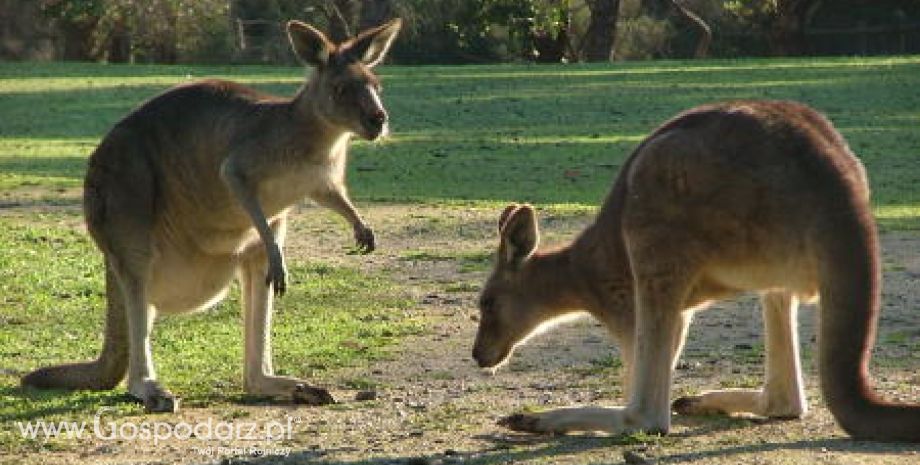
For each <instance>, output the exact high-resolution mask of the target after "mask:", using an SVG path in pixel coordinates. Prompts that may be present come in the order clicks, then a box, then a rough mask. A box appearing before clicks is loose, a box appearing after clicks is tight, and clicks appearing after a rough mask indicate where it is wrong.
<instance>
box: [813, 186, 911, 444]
mask: <svg viewBox="0 0 920 465" xmlns="http://www.w3.org/2000/svg"><path fill="white" fill-rule="evenodd" d="M851 181H852V178H851ZM847 184H849V185H847ZM836 187H840V188H841V189H833V190H834V191H836V193H835V194H834V195H833V197H835V198H834V199H833V200H831V201H830V203H829V208H828V209H827V210H826V211H825V212H824V213H826V215H823V216H825V219H824V220H825V221H827V224H826V225H825V226H827V227H825V228H820V229H822V230H824V231H832V234H823V235H822V237H816V238H815V242H816V244H817V245H818V250H819V257H818V259H819V263H820V265H819V274H820V277H819V292H820V295H821V323H820V327H819V336H818V338H819V347H820V349H819V350H820V359H819V367H820V368H819V369H820V374H821V387H822V391H823V393H824V397H825V399H826V401H827V405H828V408H829V409H830V411H831V413H832V414H833V415H834V417H835V418H836V419H837V422H838V423H839V424H840V426H841V427H842V428H843V429H844V430H845V431H846V432H847V433H849V434H850V435H851V436H853V437H854V438H856V439H869V440H877V441H897V442H920V405H917V404H893V403H891V402H888V401H885V400H883V399H881V398H880V397H879V396H878V395H877V394H876V393H875V391H874V389H873V387H872V383H871V380H870V378H869V372H868V366H869V360H870V358H871V353H872V346H873V345H874V343H875V333H876V329H877V324H878V314H879V307H880V292H881V269H880V264H879V255H880V253H879V244H878V236H877V233H876V229H875V221H874V220H873V218H872V213H871V210H870V207H869V202H868V194H867V189H866V188H865V185H864V184H862V183H860V182H859V181H856V182H855V183H853V182H850V183H847V182H846V181H844V185H839V186H836Z"/></svg>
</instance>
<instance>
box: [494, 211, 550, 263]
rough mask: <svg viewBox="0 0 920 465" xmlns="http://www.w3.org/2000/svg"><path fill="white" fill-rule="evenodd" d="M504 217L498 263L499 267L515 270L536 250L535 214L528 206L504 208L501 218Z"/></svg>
mask: <svg viewBox="0 0 920 465" xmlns="http://www.w3.org/2000/svg"><path fill="white" fill-rule="evenodd" d="M512 207H515V208H514V209H511V208H512ZM505 215H507V218H506V219H505V221H504V224H502V226H501V231H500V234H501V242H500V243H499V246H498V262H499V264H500V265H501V266H506V267H510V268H512V269H516V268H518V267H519V266H520V265H521V263H523V262H524V261H525V260H527V258H529V257H530V256H531V255H532V254H533V253H534V251H536V250H537V244H538V243H539V242H540V231H539V228H538V226H537V213H536V212H535V211H534V209H533V207H531V206H530V205H521V206H509V207H508V208H505V211H504V212H503V213H502V217H504V216H505Z"/></svg>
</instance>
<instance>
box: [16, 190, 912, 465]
mask: <svg viewBox="0 0 920 465" xmlns="http://www.w3.org/2000/svg"><path fill="white" fill-rule="evenodd" d="M13 208H14V209H15V208H20V207H16V206H14V207H13ZM21 208H26V209H34V208H36V207H35V206H34V205H23V206H22V207H21ZM64 208H72V207H64ZM364 210H365V211H366V213H367V217H368V219H369V220H370V222H371V224H372V225H374V226H375V229H376V232H377V234H378V238H379V240H380V250H379V251H378V252H375V253H374V254H372V255H369V256H366V257H361V256H353V255H346V254H344V253H343V252H344V248H345V246H347V245H348V239H349V237H348V236H349V234H348V230H347V228H346V227H345V226H344V224H343V223H342V222H341V221H340V220H339V219H337V218H335V217H333V216H331V215H330V214H328V213H325V212H322V211H320V210H319V209H316V208H312V207H303V208H301V209H300V211H299V212H297V214H295V220H294V222H293V224H292V227H291V231H290V233H289V238H290V239H289V244H288V246H287V250H288V252H287V253H288V260H289V261H290V262H293V261H297V260H304V261H305V260H321V261H325V262H332V263H342V264H347V265H349V266H356V267H360V268H362V269H365V270H367V271H373V272H386V273H387V274H388V275H389V276H392V278H393V279H394V280H397V281H398V282H399V284H400V285H401V287H402V288H403V289H404V290H405V291H404V292H406V294H407V295H408V296H410V297H411V298H412V299H413V300H414V301H415V302H417V305H418V313H420V314H423V315H424V316H425V318H424V321H425V325H426V330H425V331H423V332H422V333H421V334H420V335H418V336H413V337H411V338H409V339H407V340H405V341H404V343H403V344H401V346H400V347H398V348H397V349H395V350H394V351H393V352H392V354H391V356H390V357H388V358H387V359H385V360H382V361H378V362H375V363H373V364H372V365H371V366H368V367H362V368H350V369H342V370H337V371H335V370H334V371H330V372H326V373H325V374H324V375H323V377H322V379H318V380H317V382H318V383H321V384H324V385H326V386H329V387H330V388H331V390H332V391H333V394H334V395H335V396H336V398H337V399H339V400H340V401H341V402H340V403H339V404H337V405H334V406H327V407H305V406H295V405H267V406H258V405H256V406H253V405H230V406H216V407H213V408H190V409H185V410H183V411H182V412H180V413H179V414H178V415H176V416H175V417H170V418H168V419H164V418H162V417H147V418H143V417H141V418H137V419H135V420H137V421H144V420H147V421H168V422H170V423H176V422H181V421H187V422H190V423H195V422H201V421H204V420H206V419H207V418H214V419H215V421H222V420H223V421H232V422H244V421H245V422H254V423H256V424H259V425H265V424H267V423H268V422H271V421H279V422H282V423H284V422H286V421H287V419H288V418H291V419H292V420H291V421H292V422H293V425H294V430H293V434H291V437H290V438H284V439H281V440H276V441H264V440H262V441H259V440H256V441H221V440H212V441H205V440H199V439H194V438H193V439H191V440H185V441H177V440H170V441H165V442H161V443H159V444H153V442H152V441H149V440H146V441H144V440H137V441H100V440H89V441H86V442H85V443H81V444H80V446H79V447H77V448H74V449H71V448H67V449H65V450H63V451H61V452H56V453H51V454H44V455H43V456H41V457H38V456H30V457H3V456H0V462H4V461H10V463H20V462H21V461H25V462H29V463H74V462H79V463H83V462H85V463H100V464H104V463H164V464H165V463H208V464H210V463H215V464H217V463H220V464H229V463H234V464H238V463H251V464H278V463H285V464H287V463H330V464H353V463H372V464H385V463H406V464H436V463H476V464H499V463H553V464H555V463H559V464H564V463H565V464H567V463H571V464H588V463H591V464H615V463H624V462H625V461H626V460H627V458H626V456H624V453H626V454H627V455H628V456H629V457H628V460H629V462H628V463H643V462H642V461H643V460H644V461H645V463H662V464H664V463H699V464H747V463H749V464H799V463H820V464H873V465H874V464H897V465H907V464H914V463H920V448H918V447H917V446H916V445H891V444H878V443H867V442H854V441H852V440H850V439H848V438H847V437H846V436H845V435H844V434H843V432H842V431H841V430H840V429H839V428H838V427H837V426H836V425H835V423H834V421H833V418H831V417H830V415H829V413H828V411H827V410H826V408H825V407H824V405H823V401H822V400H821V396H820V394H819V392H818V380H817V378H816V376H815V371H814V367H813V363H812V357H811V353H812V352H811V348H812V346H813V344H812V342H813V338H814V318H815V312H814V311H813V310H812V309H806V310H804V311H802V312H801V315H800V321H801V328H802V329H801V334H802V341H803V343H804V349H805V363H804V365H805V367H806V370H807V376H806V383H807V386H808V397H809V402H810V407H811V411H810V413H809V414H808V416H807V417H806V418H805V419H802V420H795V421H762V420H760V419H756V418H732V419H726V418H715V417H708V418H685V417H675V419H674V423H675V424H674V427H673V428H672V434H671V435H670V436H668V437H664V438H657V437H645V436H630V437H625V438H612V437H605V436H596V435H577V436H557V437H543V436H529V435H520V434H515V433H510V432H507V431H504V430H502V429H501V428H500V427H498V426H496V425H495V421H496V420H497V419H498V418H500V417H502V416H504V415H507V414H510V413H514V412H517V411H521V410H525V409H534V408H538V409H539V408H551V407H556V406H566V405H572V404H605V405H621V404H622V403H623V399H622V397H621V395H622V392H621V385H620V378H619V363H618V356H617V352H616V348H615V347H613V345H612V343H611V342H610V341H609V339H608V338H607V337H606V334H605V332H604V330H603V329H602V328H601V327H599V326H598V325H597V324H596V323H594V322H593V321H591V320H589V319H582V320H579V321H577V322H574V323H570V324H566V325H564V326H562V327H558V328H556V329H555V330H553V331H551V332H549V333H547V334H544V335H542V336H540V337H538V338H536V339H534V340H533V341H532V342H531V343H530V344H529V345H527V346H526V347H523V348H522V349H520V350H519V351H518V353H517V354H516V355H515V357H514V359H513V360H512V362H511V363H510V365H509V366H507V367H505V368H504V369H503V370H502V371H500V372H499V373H498V374H497V375H495V376H491V375H488V374H486V373H484V372H482V371H480V370H479V369H478V368H476V367H475V364H474V363H473V362H472V360H471V357H470V355H469V354H470V347H471V344H472V340H473V335H474V333H475V329H476V322H475V321H474V318H475V315H476V309H475V301H476V300H475V299H476V290H477V288H478V285H479V284H480V283H481V282H482V280H483V278H484V277H485V274H486V271H487V269H488V266H489V265H488V261H487V259H486V257H487V256H488V254H489V253H490V252H491V250H492V248H493V247H494V245H495V241H496V237H495V229H496V221H497V215H498V211H497V210H498V209H482V208H464V207H436V206H419V205H391V204H376V205H370V206H365V208H364ZM590 219H591V216H590V214H562V213H558V212H557V213H556V214H554V213H553V212H544V213H543V214H542V218H541V225H542V227H543V232H544V241H545V243H554V242H556V243H558V242H562V241H564V240H565V238H568V237H571V235H572V234H574V233H575V232H577V231H578V230H579V229H580V228H582V227H583V226H584V225H585V224H587V222H589V221H590ZM883 250H884V256H885V295H884V302H885V304H884V305H885V306H884V309H883V312H882V320H881V323H880V334H879V339H878V340H879V343H878V344H877V346H878V348H877V359H876V363H873V367H872V372H873V374H874V376H875V378H876V382H877V385H878V388H879V389H880V390H882V391H883V392H885V393H886V395H889V396H890V397H893V398H897V399H902V400H908V399H910V400H917V399H920V375H918V368H920V343H918V341H920V317H918V314H917V311H918V309H920V287H918V285H917V284H918V278H920V234H917V233H916V232H900V233H890V234H885V235H883ZM278 305H279V307H282V308H283V301H282V302H281V303H279V304H278ZM761 333H762V328H761V321H760V315H759V310H758V307H757V303H756V301H755V300H754V299H753V298H752V297H746V298H741V299H739V300H737V301H735V302H731V303H723V304H719V305H717V306H715V307H714V308H712V309H710V310H708V311H706V312H702V313H701V314H699V315H698V316H697V318H696V320H695V322H694V324H693V325H692V326H691V330H690V337H689V340H688V343H687V347H686V349H685V352H684V355H683V358H682V362H681V364H680V367H681V369H679V370H678V371H677V374H676V378H675V384H674V390H673V392H674V394H673V395H674V396H677V395H680V394H684V393H695V392H699V391H700V390H705V389H711V388H718V387H726V386H732V387H748V386H750V387H753V386H758V385H759V384H760V381H761V377H762V375H763V366H762V362H763V358H762V351H761V350H759V347H761V346H760V345H759V344H760V343H761V336H760V335H761ZM355 379H361V380H364V381H365V382H366V384H367V385H368V386H370V388H371V389H372V390H373V391H375V393H376V395H377V399H376V400H371V401H361V402H359V401H354V400H352V399H354V397H355V395H356V390H355V389H349V388H346V387H345V386H347V385H349V383H351V384H353V380H355ZM119 421H122V422H123V421H129V419H119Z"/></svg>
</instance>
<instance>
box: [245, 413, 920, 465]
mask: <svg viewBox="0 0 920 465" xmlns="http://www.w3.org/2000/svg"><path fill="white" fill-rule="evenodd" d="M691 421H692V422H693V423H694V424H697V425H698V427H697V428H694V429H692V430H691V431H689V432H687V433H683V434H679V435H671V436H669V438H671V439H661V440H668V441H673V440H675V439H674V438H677V440H679V438H681V437H689V436H700V435H718V434H719V432H720V431H726V430H738V429H743V428H744V427H745V426H750V425H751V423H750V422H749V421H746V420H737V419H727V418H697V419H693V420H691ZM677 422H678V423H680V422H681V420H680V417H678V420H677ZM476 439H480V440H484V441H487V442H491V443H492V444H493V445H492V446H490V447H484V448H482V449H479V450H473V451H458V450H453V449H448V450H445V451H444V452H440V453H432V454H426V455H415V456H385V457H368V458H365V459H359V460H329V459H327V458H325V457H326V456H328V455H330V454H334V453H336V452H352V453H354V452H358V449H347V450H345V449H330V450H322V449H310V450H301V451H294V452H292V453H291V454H290V455H289V456H287V457H278V456H266V457H256V458H243V457H239V459H240V463H246V464H249V465H271V464H275V465H278V464H293V463H323V464H328V465H384V464H391V465H396V464H400V465H403V464H404V465H425V464H437V463H465V464H472V465H497V464H506V463H527V462H529V461H532V460H539V459H552V458H553V457H560V456H570V455H577V454H581V453H586V452H591V451H597V450H600V449H611V451H610V454H609V457H604V458H601V459H592V460H591V461H590V462H588V461H585V462H583V463H621V461H622V460H623V459H622V454H623V453H624V452H626V451H634V450H636V449H640V450H642V449H647V448H649V447H648V446H649V445H650V444H654V443H655V442H656V441H658V440H659V439H658V438H655V437H649V438H644V439H643V438H642V437H637V436H613V437H599V436H591V435H576V436H531V435H517V434H507V435H506V434H494V435H485V436H477V437H476ZM788 450H800V451H813V452H815V453H819V454H823V453H826V452H827V451H833V452H859V453H869V454H883V453H884V454H890V453H904V452H910V451H915V450H916V445H912V444H882V443H874V442H861V441H854V440H852V439H849V438H822V439H806V440H801V441H788V442H772V443H764V444H749V445H739V446H728V447H723V446H722V445H721V444H718V443H716V444H713V446H712V448H711V449H708V450H699V451H694V452H688V453H676V454H669V455H654V454H653V453H651V454H650V453H648V452H643V453H642V454H641V455H643V456H647V459H648V460H649V461H650V463H701V464H706V463H709V462H710V461H711V460H713V459H717V458H725V457H731V456H735V455H749V454H757V453H770V452H782V451H788ZM234 463H236V461H235V460H234Z"/></svg>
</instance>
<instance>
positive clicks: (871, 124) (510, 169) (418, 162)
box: [0, 57, 920, 229]
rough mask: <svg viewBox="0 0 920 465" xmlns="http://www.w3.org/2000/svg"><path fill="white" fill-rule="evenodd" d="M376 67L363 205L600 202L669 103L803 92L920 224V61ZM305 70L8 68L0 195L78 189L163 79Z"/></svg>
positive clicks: (268, 84) (890, 207)
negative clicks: (379, 94)
mask: <svg viewBox="0 0 920 465" xmlns="http://www.w3.org/2000/svg"><path fill="white" fill-rule="evenodd" d="M381 74H382V76H383V80H384V87H385V92H384V100H385V103H386V104H387V107H388V109H389V110H390V113H391V114H392V117H393V123H392V124H393V128H392V129H393V132H394V136H393V137H392V138H391V140H389V141H387V142H385V143H382V144H363V143H362V144H358V146H357V147H356V148H355V149H354V150H353V153H354V157H353V162H352V163H351V166H350V174H349V175H350V179H351V190H352V193H353V194H354V196H355V197H357V198H358V199H362V200H369V199H371V200H381V201H415V202H432V203H438V204H443V203H464V204H470V203H472V204H482V205H495V204H501V203H505V202H508V201H528V202H535V203H540V204H574V205H589V206H593V205H596V204H598V203H599V202H600V201H601V200H602V199H603V197H604V195H605V193H606V191H607V189H608V187H609V185H610V184H611V181H612V180H613V178H614V176H615V174H616V172H617V169H618V168H619V165H620V163H621V162H622V161H623V159H624V157H625V156H626V155H627V154H628V153H629V152H630V151H631V149H632V148H633V147H634V146H635V145H636V144H637V143H638V142H639V141H640V140H641V139H642V137H643V136H644V135H645V134H647V133H648V132H649V131H651V130H652V129H654V127H655V126H656V125H658V124H659V123H661V122H662V121H664V120H665V119H667V118H668V117H670V116H672V115H674V114H675V113H677V112H678V111H680V110H683V109H686V108H689V107H691V106H694V105H697V104H701V103H704V102H711V101H716V100H726V99H738V98H775V99H794V100H800V101H803V102H806V103H808V104H810V105H812V106H814V107H815V108H817V109H819V110H821V111H823V112H825V113H826V114H827V115H828V116H829V117H830V118H831V119H832V120H833V121H834V122H835V124H836V126H837V127H838V128H839V129H840V130H841V132H843V134H844V135H845V136H846V138H847V139H848V141H849V142H850V144H851V146H852V147H853V149H854V151H855V152H856V153H857V154H858V155H859V156H860V157H861V158H862V159H863V161H864V162H865V164H866V166H867V168H868V171H869V176H870V179H871V182H872V186H873V192H874V202H875V203H876V205H877V211H876V212H877V216H878V218H879V220H880V222H881V223H882V225H883V226H884V227H886V228H895V229H905V228H909V229H916V228H920V130H918V128H920V92H917V91H916V89H917V88H920V57H895V58H891V57H886V58H815V59H750V60H734V61H724V60H713V61H688V62H680V61H672V62H644V63H617V64H614V65H570V66H563V65H550V66H536V65H503V66H463V67H435V66H431V67H396V66H390V67H383V68H382V69H381ZM302 76H303V71H302V70H300V69H297V68H280V67H258V66H237V67H194V66H120V65H94V64H28V65H22V64H18V63H2V64H0V121H3V124H2V125H0V189H5V190H10V189H16V188H29V187H32V186H48V187H56V188H68V187H77V186H79V185H80V182H81V177H82V174H83V170H84V163H85V158H86V156H87V154H88V153H89V152H90V151H91V150H92V148H93V146H94V144H95V143H96V141H98V139H99V137H100V136H101V135H102V134H104V133H105V131H106V130H107V129H108V128H109V127H110V126H111V125H112V124H113V123H114V122H115V121H117V119H118V118H119V117H121V116H122V115H124V114H125V112H127V111H129V110H130V109H131V108H132V107H134V106H136V105H137V104H139V103H140V102H142V101H143V100H144V99H146V98H149V97H150V96H152V95H154V94H156V93H157V92H160V91H162V90H163V89H165V88H167V87H168V86H169V85H172V84H176V83H180V82H185V81H187V80H188V79H194V78H199V77H225V78H231V79H235V80H238V81H242V82H245V83H249V84H252V85H255V86H257V87H259V88H262V89H264V90H267V91H270V92H275V93H278V94H282V95H290V94H292V93H293V92H294V91H295V90H296V87H297V86H298V85H299V83H300V82H301V80H302ZM9 195H12V194H9V193H8V196H9ZM0 201H2V199H0Z"/></svg>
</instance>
